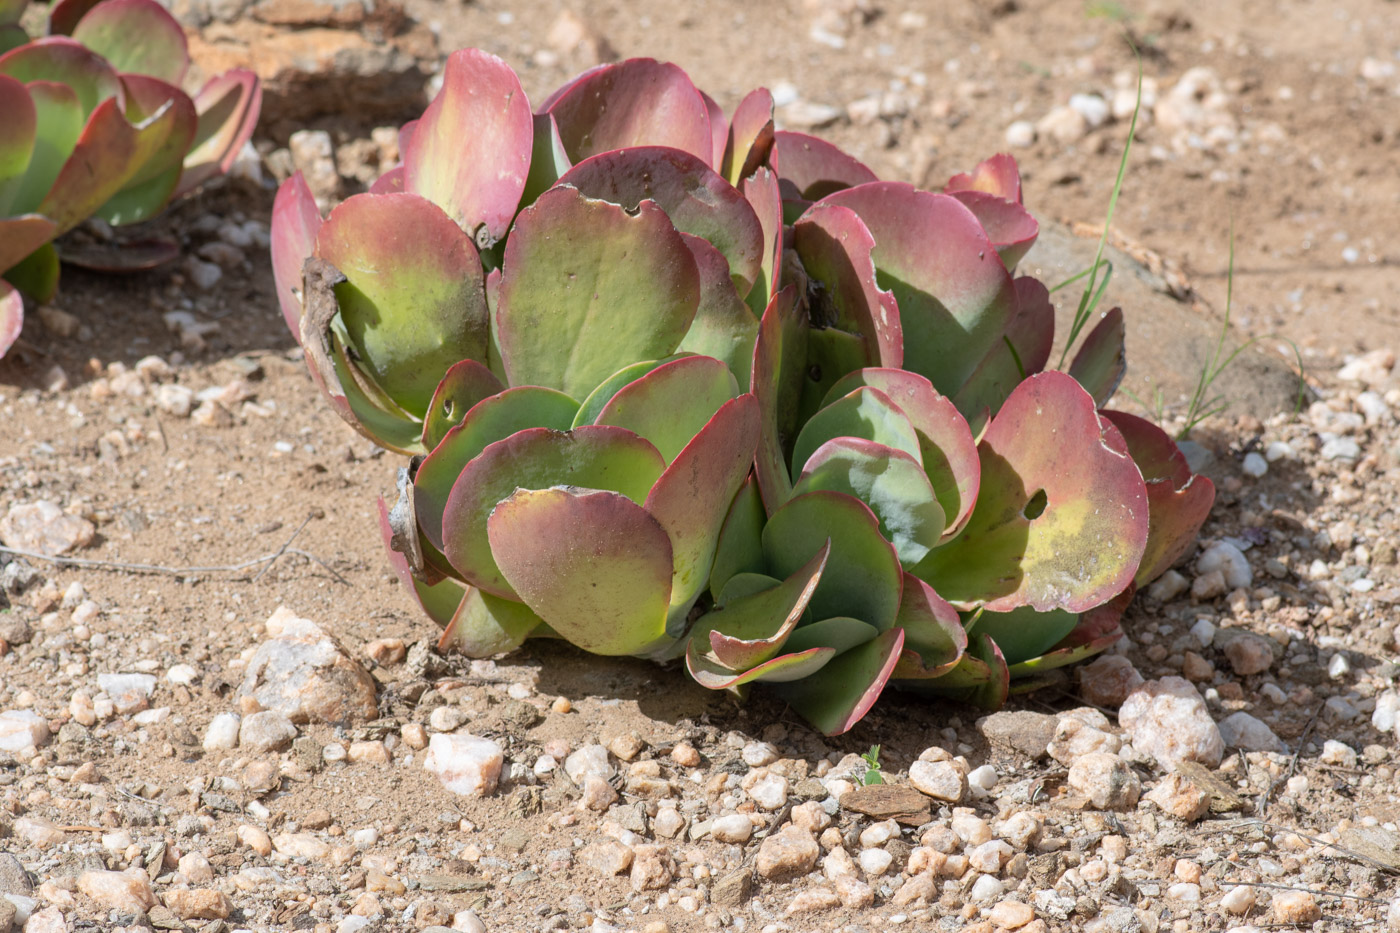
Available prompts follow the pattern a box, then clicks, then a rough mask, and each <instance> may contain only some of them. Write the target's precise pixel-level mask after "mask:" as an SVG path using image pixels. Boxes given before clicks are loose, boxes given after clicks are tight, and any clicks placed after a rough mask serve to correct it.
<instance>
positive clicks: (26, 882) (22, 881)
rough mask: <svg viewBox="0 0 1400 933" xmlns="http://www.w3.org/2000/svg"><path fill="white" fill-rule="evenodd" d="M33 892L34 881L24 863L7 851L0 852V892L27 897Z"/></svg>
mask: <svg viewBox="0 0 1400 933" xmlns="http://www.w3.org/2000/svg"><path fill="white" fill-rule="evenodd" d="M33 893H34V882H33V881H32V880H30V877H29V872H27V871H25V870H24V864H23V863H22V862H20V860H19V859H17V858H15V857H14V856H13V855H11V854H10V853H8V852H0V894H18V895H19V896H21V897H29V896H30V895H32V894H33Z"/></svg>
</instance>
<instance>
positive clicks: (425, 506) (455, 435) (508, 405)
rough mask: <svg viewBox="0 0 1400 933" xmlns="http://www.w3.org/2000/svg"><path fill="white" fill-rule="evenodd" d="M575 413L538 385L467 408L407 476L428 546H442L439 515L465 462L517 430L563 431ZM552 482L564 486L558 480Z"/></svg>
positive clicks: (573, 405)
mask: <svg viewBox="0 0 1400 933" xmlns="http://www.w3.org/2000/svg"><path fill="white" fill-rule="evenodd" d="M577 410H578V402H575V401H574V400H573V399H571V398H569V397H568V396H567V395H565V394H564V393H563V392H560V391H559V390H557V389H546V388H544V387H542V386H516V387H514V388H512V389H506V390H505V391H503V392H500V393H498V394H496V395H492V396H489V397H487V398H484V399H482V400H481V401H479V402H477V403H476V404H475V405H473V406H472V407H471V408H469V409H468V410H467V413H466V414H465V415H463V416H462V421H461V424H459V425H457V426H456V427H454V428H452V429H450V430H449V431H448V432H447V433H446V434H444V435H443V437H442V439H441V440H440V441H439V442H438V443H436V444H434V445H432V447H431V448H429V449H430V451H431V452H430V453H429V454H428V456H427V457H425V458H424V460H423V462H422V463H420V464H419V465H418V472H417V473H416V474H415V475H414V477H413V497H414V503H415V506H416V508H417V510H418V523H419V525H421V526H422V529H423V534H424V535H425V536H426V537H427V539H428V540H429V541H430V542H432V544H433V546H434V547H437V548H439V549H441V548H442V546H443V534H444V530H443V527H442V513H443V510H444V509H446V508H447V500H448V497H449V496H450V495H451V493H452V487H453V485H454V484H456V482H457V477H459V476H461V474H462V471H463V470H464V469H466V466H467V464H468V463H470V462H471V461H472V460H473V459H475V458H476V457H477V456H478V455H480V454H481V452H482V451H483V450H485V449H486V448H487V447H488V446H489V445H491V444H494V443H496V442H497V441H503V440H505V439H506V438H508V437H510V436H511V435H512V434H514V433H516V432H517V431H524V430H526V429H528V428H549V429H550V430H552V431H567V430H568V429H569V426H570V424H571V423H572V422H573V418H574V412H575V411H577ZM424 446H425V447H426V446H427V445H426V444H425V445H424ZM558 482H564V478H561V479H559V480H558ZM547 485H553V483H549V484H547Z"/></svg>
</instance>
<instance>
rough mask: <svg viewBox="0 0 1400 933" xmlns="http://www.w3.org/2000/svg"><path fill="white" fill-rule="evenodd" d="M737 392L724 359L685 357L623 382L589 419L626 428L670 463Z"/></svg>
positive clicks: (737, 389)
mask: <svg viewBox="0 0 1400 933" xmlns="http://www.w3.org/2000/svg"><path fill="white" fill-rule="evenodd" d="M738 394H739V388H738V386H737V385H736V384H735V381H734V376H733V374H731V373H730V372H729V367H727V366H726V365H725V364H724V363H722V362H721V361H719V360H717V359H714V358H713V357H708V356H686V357H682V358H680V359H678V360H673V361H672V362H669V363H664V364H662V365H660V366H658V367H656V368H655V369H653V370H651V371H650V372H648V373H646V374H645V375H643V376H641V377H640V378H638V379H635V380H633V381H632V382H630V383H628V384H627V385H625V386H623V387H622V388H621V389H619V390H618V391H617V393H616V394H614V395H613V397H612V398H611V399H609V400H608V403H607V404H606V405H604V406H603V410H602V411H600V412H599V413H598V417H597V418H596V419H595V422H594V423H595V424H610V425H613V426H615V427H619V428H626V429H627V430H629V431H631V432H632V433H634V434H638V435H640V436H642V437H644V438H646V439H647V440H649V441H651V443H652V446H654V447H655V448H656V449H657V450H659V451H661V456H662V457H664V458H665V460H666V462H667V463H670V462H671V461H673V460H675V459H676V456H677V455H678V454H680V452H681V451H682V450H683V449H684V448H685V447H686V445H687V444H689V443H690V442H691V440H692V439H694V438H695V436H696V435H697V434H699V433H700V430H701V429H702V428H704V427H705V425H706V424H708V423H709V421H710V419H711V418H712V417H714V414H715V412H717V411H719V409H720V407H721V406H723V405H724V404H725V403H726V402H728V401H729V400H730V399H732V398H734V397H735V396H736V395H738ZM698 491H699V490H697V492H698Z"/></svg>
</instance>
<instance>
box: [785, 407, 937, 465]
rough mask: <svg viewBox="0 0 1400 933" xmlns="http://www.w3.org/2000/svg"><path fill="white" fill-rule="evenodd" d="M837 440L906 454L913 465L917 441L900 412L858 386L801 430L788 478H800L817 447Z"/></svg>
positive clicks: (822, 411)
mask: <svg viewBox="0 0 1400 933" xmlns="http://www.w3.org/2000/svg"><path fill="white" fill-rule="evenodd" d="M838 437H855V438H860V439H862V440H867V441H873V442H875V443H877V444H882V445H884V446H886V447H892V448H894V449H895V450H901V451H903V452H904V453H906V454H908V455H909V456H910V457H911V458H913V460H914V461H915V462H916V463H921V461H920V459H919V457H920V454H919V438H918V435H917V434H915V433H914V426H913V425H912V424H910V423H909V419H908V417H906V416H905V414H904V411H903V410H902V409H901V408H900V407H899V406H898V405H896V404H895V403H894V402H892V401H890V397H889V396H888V395H886V394H885V393H883V392H881V391H880V390H879V389H872V388H870V387H868V386H862V387H861V388H859V389H856V390H855V391H854V392H851V393H850V394H849V395H845V396H842V397H841V398H839V399H837V400H836V401H834V402H832V403H831V404H830V405H827V406H826V407H825V408H823V409H821V410H820V411H818V412H817V413H816V414H815V415H813V416H812V417H811V419H809V420H808V422H807V423H806V424H804V425H803V426H802V431H801V432H800V433H799V434H798V435H797V442H796V443H795V444H793V449H792V474H793V475H794V476H797V475H799V474H801V472H802V471H803V469H804V468H805V467H806V464H807V461H808V460H809V459H811V457H812V454H814V453H816V450H817V448H818V447H820V446H822V445H823V444H825V443H826V442H827V441H829V440H833V439H834V438H838Z"/></svg>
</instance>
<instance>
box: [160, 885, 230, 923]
mask: <svg viewBox="0 0 1400 933" xmlns="http://www.w3.org/2000/svg"><path fill="white" fill-rule="evenodd" d="M165 906H166V907H169V908H170V909H171V910H172V911H173V912H174V913H175V916H177V917H179V918H180V919H181V920H227V919H228V915H229V914H230V913H232V912H233V903H232V902H231V901H230V900H229V899H228V895H226V894H224V892H222V891H216V890H214V889H212V888H195V889H187V890H181V889H175V890H172V891H166V892H165Z"/></svg>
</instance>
